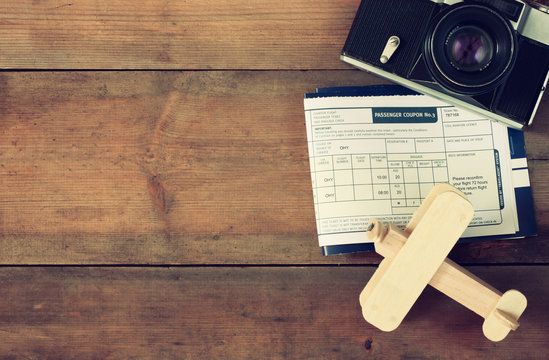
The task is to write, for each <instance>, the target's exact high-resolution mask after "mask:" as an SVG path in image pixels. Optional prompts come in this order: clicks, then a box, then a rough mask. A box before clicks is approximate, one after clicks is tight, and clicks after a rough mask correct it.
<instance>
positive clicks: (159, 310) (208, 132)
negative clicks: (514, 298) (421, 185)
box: [0, 0, 549, 360]
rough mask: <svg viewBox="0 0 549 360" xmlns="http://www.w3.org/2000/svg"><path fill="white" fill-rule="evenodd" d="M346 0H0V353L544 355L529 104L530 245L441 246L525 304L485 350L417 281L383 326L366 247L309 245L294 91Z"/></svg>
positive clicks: (546, 316) (542, 148)
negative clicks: (401, 315) (395, 322)
mask: <svg viewBox="0 0 549 360" xmlns="http://www.w3.org/2000/svg"><path fill="white" fill-rule="evenodd" d="M358 3H359V0H339V1H327V2H317V1H308V0H292V1H276V2H275V1H264V0H257V1H247V0H246V1H244V0H234V1H217V2H211V1H194V0H190V1H168V0H159V1H153V0H140V1H137V0H135V1H130V0H116V1H111V0H93V1H92V0H77V1H72V2H64V1H60V0H59V1H58V0H32V1H31V0H3V1H2V2H1V4H0V66H1V67H2V68H3V69H4V70H5V71H2V72H0V134H1V136H0V179H1V186H0V189H1V190H0V191H1V194H0V263H1V264H2V266H1V267H0V358H1V359H6V360H7V359H211V358H220V359H302V358H303V359H355V358H356V359H363V358H379V359H395V358H402V359H442V358H454V359H473V358H479V359H489V358H494V359H496V358H497V359H546V358H548V357H549V342H548V341H547V339H548V337H549V330H548V329H549V311H548V306H547V298H548V297H549V290H548V289H549V267H548V266H547V264H548V263H549V248H548V245H547V244H548V240H549V220H548V219H549V216H548V213H549V200H548V199H549V194H548V192H549V186H548V185H549V147H548V146H547V142H548V139H549V137H548V135H549V121H548V120H549V101H548V98H547V96H546V97H545V99H544V100H543V101H542V103H541V106H540V109H539V112H538V115H537V118H536V121H535V124H534V125H533V126H532V127H531V128H529V129H527V130H526V131H525V137H526V146H527V152H528V165H529V170H530V177H531V183H532V190H533V196H534V202H535V211H536V221H537V225H538V228H539V236H537V237H533V238H527V239H519V240H506V241H492V242H484V243H476V244H469V245H458V246H457V247H456V248H455V249H454V250H453V252H452V253H451V258H452V259H454V260H456V261H457V262H459V263H460V264H464V265H466V266H468V267H469V268H470V269H471V270H472V271H473V272H474V273H476V274H478V275H479V276H480V277H482V278H484V279H485V280H487V281H488V282H490V283H492V284H493V285H494V286H496V287H498V288H500V289H502V290H505V289H508V288H513V287H516V288H518V289H520V290H521V291H523V292H524V294H525V295H526V296H527V297H528V301H529V305H528V308H527V310H526V312H525V314H524V315H523V317H522V318H521V320H522V325H521V327H520V328H519V330H518V331H517V332H513V333H512V334H510V335H509V336H508V338H507V339H506V340H504V341H503V342H500V343H492V342H490V341H488V340H486V339H485V338H484V337H483V335H482V332H481V324H482V319H481V318H480V317H478V316H476V315H474V314H473V313H472V312H470V311H468V310H467V309H465V308H463V307H461V306H460V305H458V304H457V303H454V302H453V301H452V300H451V299H449V298H447V297H445V296H444V295H442V294H440V293H437V292H436V291H435V290H433V289H427V290H426V291H425V292H424V293H423V294H422V295H421V297H420V298H419V300H418V303H416V305H415V306H414V307H413V309H412V311H411V313H410V314H409V315H408V317H407V318H406V319H405V321H404V322H403V324H402V325H401V327H399V328H398V329H397V330H396V331H394V332H391V333H383V332H381V331H379V330H377V329H376V328H374V327H372V326H370V325H369V324H367V323H366V322H365V321H364V320H363V319H362V316H361V312H360V307H359V304H358V294H359V292H360V290H361V289H362V287H363V286H364V285H365V284H366V282H367V281H368V279H369V278H370V276H371V275H372V274H373V272H374V271H375V268H376V265H377V264H378V263H379V261H380V257H379V256H377V255H376V254H372V253H362V254H354V255H344V256H332V257H322V255H321V251H320V249H319V248H318V243H317V238H316V228H315V215H314V209H313V198H312V191H311V183H310V176H309V165H308V154H307V144H306V133H305V126H304V122H305V119H304V114H303V93H305V92H310V91H312V90H314V89H315V88H316V87H321V86H339V85H368V84H379V83H384V80H382V79H380V78H378V77H376V76H373V75H369V74H366V73H365V72H361V71H358V70H355V69H352V68H350V67H349V66H347V65H345V64H344V63H342V62H341V61H340V60H339V52H340V49H341V47H342V45H343V42H344V41H345V38H346V35H347V32H348V29H349V27H350V24H351V21H352V19H353V17H354V14H355V11H356V9H357V6H358Z"/></svg>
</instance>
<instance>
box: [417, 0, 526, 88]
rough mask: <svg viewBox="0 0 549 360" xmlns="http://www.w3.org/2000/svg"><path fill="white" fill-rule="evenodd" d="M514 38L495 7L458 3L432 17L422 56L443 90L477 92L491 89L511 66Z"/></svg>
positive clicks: (509, 25) (514, 53)
mask: <svg viewBox="0 0 549 360" xmlns="http://www.w3.org/2000/svg"><path fill="white" fill-rule="evenodd" d="M516 49H517V39H516V35H515V31H514V29H513V28H512V27H511V24H510V23H509V21H508V20H507V19H506V18H505V17H503V16H502V15H500V14H499V13H498V12H497V11H496V10H494V9H492V8H489V7H487V6H485V5H481V4H476V3H459V4H456V5H452V6H450V7H448V8H446V9H444V10H443V11H441V12H440V13H439V14H437V16H436V17H435V18H434V19H433V20H432V22H431V24H430V26H429V29H428V31H427V35H426V37H425V41H424V47H423V57H424V59H425V63H426V64H427V68H428V69H429V71H430V73H431V75H432V76H433V78H434V79H435V80H436V81H437V82H438V83H439V84H440V85H441V86H443V87H444V88H446V89H447V90H449V91H451V92H454V93H457V94H463V95H477V94H482V93H485V92H488V91H490V90H493V89H494V88H495V87H497V86H498V85H499V84H501V82H502V81H504V80H505V78H506V76H507V75H508V74H509V73H510V71H511V70H512V68H513V65H514V62H515V59H516V53H517V51H516Z"/></svg>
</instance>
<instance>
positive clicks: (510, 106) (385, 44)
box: [341, 0, 549, 129]
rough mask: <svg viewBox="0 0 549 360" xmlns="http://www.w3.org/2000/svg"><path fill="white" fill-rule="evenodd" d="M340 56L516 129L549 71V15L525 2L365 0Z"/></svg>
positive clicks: (530, 116)
mask: <svg viewBox="0 0 549 360" xmlns="http://www.w3.org/2000/svg"><path fill="white" fill-rule="evenodd" d="M341 59H342V60H343V61H345V62H347V63H349V64H351V65H353V66H355V67H358V68H360V69H363V70H366V71H369V72H372V73H375V74H377V75H380V76H382V77H385V78H387V79H389V80H392V81H394V82H397V83H399V84H401V85H404V86H406V87H409V88H411V89H413V90H416V91H418V92H421V93H424V94H427V95H431V96H434V97H437V98H439V99H441V100H443V101H446V102H448V103H450V104H453V105H456V106H459V107H462V108H464V109H468V110H471V111H474V112H477V113H480V114H481V115H483V116H485V117H488V118H490V119H493V120H496V121H500V122H503V123H505V124H506V125H508V126H511V127H514V128H519V129H520V128H522V127H523V126H524V125H527V124H530V123H531V122H532V119H533V117H534V114H535V112H536V109H537V107H538V105H539V102H540V100H541V97H542V95H543V91H544V90H545V87H546V85H547V80H548V75H549V13H548V10H547V8H544V7H543V6H535V5H532V6H531V5H529V4H528V3H526V2H524V1H519V0H471V1H468V0H461V1H460V0H457V1H455V0H362V2H361V4H360V7H359V9H358V11H357V14H356V17H355V19H354V21H353V24H352V26H351V29H350V31H349V35H348V37H347V41H346V42H345V46H344V47H343V50H342V53H341Z"/></svg>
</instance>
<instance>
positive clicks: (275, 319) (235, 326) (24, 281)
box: [0, 266, 549, 360]
mask: <svg viewBox="0 0 549 360" xmlns="http://www.w3.org/2000/svg"><path fill="white" fill-rule="evenodd" d="M470 270H471V271H473V272H474V273H476V274H477V275H479V276H480V277H482V278H483V279H485V280H487V281H489V282H491V283H493V284H494V285H496V286H498V287H508V286H515V285H516V286H519V285H520V287H521V288H520V290H521V291H523V292H524V293H525V295H526V296H527V297H528V301H529V304H528V308H527V310H526V312H525V313H524V315H523V316H522V318H521V326H520V327H519V328H518V330H517V331H514V332H511V333H510V334H509V336H508V337H507V338H506V339H505V340H504V341H502V342H500V343H498V344H494V343H492V342H490V341H489V340H487V339H486V338H485V337H484V336H483V334H482V330H481V327H482V322H483V319H482V318H481V317H479V316H477V315H475V314H474V313H472V312H471V311H469V310H467V309H466V308H464V307H462V306H461V305H459V304H458V303H456V302H454V301H453V300H451V299H450V298H448V297H446V296H444V295H443V294H441V293H439V292H436V291H434V290H433V289H426V291H425V292H424V293H423V294H422V295H421V296H420V298H419V299H418V301H417V303H416V304H415V305H414V307H413V308H412V310H411V312H410V313H409V314H408V316H407V317H406V318H405V319H404V321H403V323H402V325H401V326H400V327H399V328H398V329H397V330H396V331H394V332H390V333H385V332H382V331H380V330H378V329H376V328H374V327H373V326H371V325H369V324H368V323H366V322H365V321H364V320H363V319H362V317H361V314H360V306H359V304H358V294H359V292H360V289H361V288H362V286H364V284H365V282H366V281H367V280H368V278H369V277H370V276H371V275H372V273H373V271H374V268H372V267H312V268H311V267H308V268H294V267H283V268H277V267H269V268H256V267H248V268H224V267H199V268H193V267H184V268H124V267H119V268H85V267H77V268H72V267H62V268H58V267H45V268H44V267H32V268H24V267H23V268H22V267H17V268H6V267H4V268H1V269H0V288H1V289H2V301H0V319H1V322H0V333H1V336H2V341H1V342H0V357H1V358H5V359H29V358H31V359H35V358H39V359H42V358H56V359H77V358H78V359H91V358H97V359H113V360H115V359H129V358H141V359H160V358H162V359H181V358H183V359H196V358H202V359H204V358H206V359H211V358H230V359H252V358H253V359H304V358H307V359H333V358H338V359H359V358H364V357H372V358H383V359H398V358H414V359H438V358H451V359H473V358H474V359H476V358H482V359H513V360H515V359H546V358H547V355H548V354H549V344H548V342H547V341H546V340H547V339H546V337H547V336H546V335H547V328H548V327H549V318H548V317H547V311H546V299H547V297H548V296H549V292H548V291H549V290H548V289H549V283H548V281H549V269H548V268H547V266H528V267H521V266H511V267H497V266H489V267H482V268H479V267H473V268H470Z"/></svg>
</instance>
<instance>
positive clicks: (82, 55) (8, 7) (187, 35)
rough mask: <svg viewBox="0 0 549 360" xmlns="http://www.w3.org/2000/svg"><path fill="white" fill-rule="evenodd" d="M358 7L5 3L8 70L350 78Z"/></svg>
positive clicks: (156, 1) (2, 62)
mask: <svg viewBox="0 0 549 360" xmlns="http://www.w3.org/2000/svg"><path fill="white" fill-rule="evenodd" d="M359 3H360V1H359V0H340V1H335V2H317V1H312V0H292V1H274V2H273V1H268V0H256V1H253V2H250V1H247V0H235V1H225V2H224V1H216V2H214V1H201V0H191V1H169V0H131V1H129V0H116V1H113V0H93V1H92V0H84V1H73V2H67V1H62V0H3V1H2V2H1V4H0V68H4V69H29V68H32V69H344V68H349V66H348V65H345V64H343V63H342V62H341V61H340V60H339V54H340V52H341V49H342V47H343V44H344V42H345V39H346V38H347V33H348V31H349V28H350V26H351V23H352V20H353V18H354V15H355V13H356V10H357V8H358V4H359Z"/></svg>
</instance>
